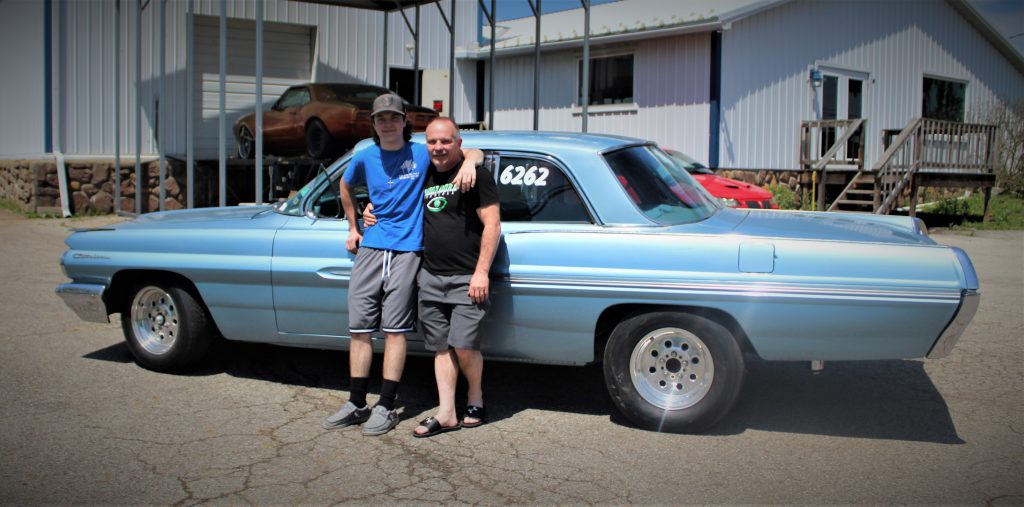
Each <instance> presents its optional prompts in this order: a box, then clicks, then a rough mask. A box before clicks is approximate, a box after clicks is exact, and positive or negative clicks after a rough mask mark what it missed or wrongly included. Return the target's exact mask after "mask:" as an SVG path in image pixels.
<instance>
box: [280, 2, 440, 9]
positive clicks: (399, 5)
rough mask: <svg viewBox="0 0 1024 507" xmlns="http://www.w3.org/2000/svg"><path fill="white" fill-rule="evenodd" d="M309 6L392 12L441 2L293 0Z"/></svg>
mask: <svg viewBox="0 0 1024 507" xmlns="http://www.w3.org/2000/svg"><path fill="white" fill-rule="evenodd" d="M291 1H292V2H304V3H309V4H323V5H333V6H336V7H352V8H354V9H366V10H370V11H381V12H391V11H397V10H401V9H405V8H408V7H414V6H416V5H427V4H433V3H437V2H438V1H439V0H291Z"/></svg>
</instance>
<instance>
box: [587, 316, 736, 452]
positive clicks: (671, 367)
mask: <svg viewBox="0 0 1024 507" xmlns="http://www.w3.org/2000/svg"><path fill="white" fill-rule="evenodd" d="M743 376H744V363H743V353H742V351H741V350H740V347H739V344H738V343H737V341H736V339H735V337H733V335H732V333H730V332H729V330H728V329H726V328H725V327H723V326H722V325H720V324H718V323H717V322H714V321H712V320H710V319H708V318H705V317H701V316H698V315H691V314H686V313H677V312H654V313H646V314H641V315H636V316H633V317H630V318H628V319H626V320H623V321H622V322H621V323H619V325H618V326H616V327H615V329H614V330H613V331H612V333H611V336H610V337H609V339H608V345H607V347H606V348H605V353H604V377H605V383H606V384H607V386H608V393H609V394H610V395H611V397H612V400H613V401H614V402H615V405H616V406H617V407H618V408H619V410H620V411H621V412H622V413H623V415H625V416H626V417H627V418H628V419H629V420H630V421H632V422H633V423H634V424H636V425H638V426H640V427H642V428H646V429H651V430H656V431H668V432H682V433H695V432H700V431H703V430H705V429H707V428H709V427H711V426H712V425H713V424H715V423H716V422H718V421H719V420H720V419H721V418H722V417H723V416H725V414H726V413H728V412H729V410H730V409H732V406H733V405H734V404H735V403H736V399H737V398H738V397H739V392H740V388H741V387H742V385H743Z"/></svg>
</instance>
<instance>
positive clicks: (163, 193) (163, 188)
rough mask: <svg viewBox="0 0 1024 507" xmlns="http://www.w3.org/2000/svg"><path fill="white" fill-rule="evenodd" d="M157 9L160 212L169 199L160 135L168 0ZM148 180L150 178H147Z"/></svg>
mask: <svg viewBox="0 0 1024 507" xmlns="http://www.w3.org/2000/svg"><path fill="white" fill-rule="evenodd" d="M157 8H158V9H160V72H159V73H158V74H157V75H159V76H160V95H159V96H158V97H157V99H156V107H155V108H154V110H155V111H156V113H155V114H154V116H155V118H156V136H154V137H155V138H156V139H155V140H156V151H157V153H158V154H159V156H160V179H159V181H158V182H157V186H159V187H160V203H159V204H158V205H157V209H159V210H160V211H163V210H164V200H166V199H167V185H166V181H167V157H166V156H164V143H163V142H161V140H160V134H161V133H163V132H165V129H164V128H163V127H164V125H165V124H166V122H165V121H164V119H163V117H164V115H162V114H160V104H161V103H166V99H165V97H166V96H167V94H166V91H167V87H166V85H165V84H164V77H165V76H164V71H165V69H166V68H167V29H166V26H167V0H162V1H161V2H160V4H159V5H157ZM147 179H148V178H147Z"/></svg>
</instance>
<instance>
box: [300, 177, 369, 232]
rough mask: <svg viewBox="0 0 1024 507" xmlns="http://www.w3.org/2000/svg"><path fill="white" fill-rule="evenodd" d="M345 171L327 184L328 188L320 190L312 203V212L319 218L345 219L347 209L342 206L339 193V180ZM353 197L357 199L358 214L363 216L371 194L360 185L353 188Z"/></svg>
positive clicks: (364, 186)
mask: <svg viewBox="0 0 1024 507" xmlns="http://www.w3.org/2000/svg"><path fill="white" fill-rule="evenodd" d="M343 173H344V170H342V171H338V172H337V173H336V174H335V177H333V178H331V180H330V181H329V182H328V183H327V186H326V187H324V188H322V189H320V192H319V194H317V195H316V196H315V197H314V198H313V199H312V201H311V205H310V210H312V211H313V215H314V216H316V217H317V218H329V219H339V220H340V219H343V218H345V209H344V208H343V207H342V206H341V196H340V195H339V192H338V179H339V178H341V175H342V174H343ZM352 197H353V199H355V207H356V213H357V214H361V213H362V212H363V207H364V206H365V205H366V203H368V202H370V194H369V191H368V190H367V189H366V185H358V186H356V187H353V188H352Z"/></svg>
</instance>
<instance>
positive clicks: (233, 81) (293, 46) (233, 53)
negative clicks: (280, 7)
mask: <svg viewBox="0 0 1024 507" xmlns="http://www.w3.org/2000/svg"><path fill="white" fill-rule="evenodd" d="M315 30H316V29H315V28H314V27H311V26H304V25H292V24H286V23H272V22H264V24H263V103H264V106H265V107H264V109H267V108H268V107H270V104H272V103H273V102H274V101H275V100H277V97H279V96H280V95H281V93H282V92H283V91H284V90H285V89H286V88H288V87H289V86H292V85H295V84H299V83H305V82H308V81H309V80H310V73H311V72H312V68H313V66H312V65H313V63H312V62H313V40H314V39H313V37H314V36H315V35H316V32H315ZM227 37H228V40H227V51H228V58H227V62H228V63H227V73H226V79H225V81H226V83H225V89H226V94H225V98H224V103H225V110H226V111H227V125H226V127H225V138H226V142H227V153H228V156H233V155H234V154H235V141H234V137H233V135H232V133H231V126H232V125H234V123H235V120H237V119H238V118H239V117H241V116H242V115H244V114H247V113H249V112H251V111H252V110H253V105H254V104H255V103H256V22H255V21H250V20H243V19H228V29H227ZM219 58H220V19H219V18H216V17H211V16H196V19H195V65H196V67H195V69H196V71H195V76H196V78H195V79H196V83H195V86H196V90H201V93H200V96H201V100H197V101H196V104H195V106H194V107H195V108H196V118H200V119H201V120H200V122H199V124H198V125H197V126H196V138H195V150H196V158H198V159H214V158H217V156H218V147H219V145H218V143H219V142H220V140H219V131H218V129H219V128H220V125H219V122H220V117H219V115H220V60H219Z"/></svg>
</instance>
